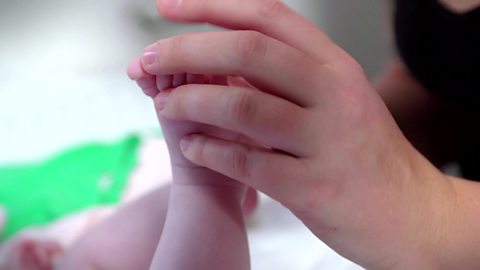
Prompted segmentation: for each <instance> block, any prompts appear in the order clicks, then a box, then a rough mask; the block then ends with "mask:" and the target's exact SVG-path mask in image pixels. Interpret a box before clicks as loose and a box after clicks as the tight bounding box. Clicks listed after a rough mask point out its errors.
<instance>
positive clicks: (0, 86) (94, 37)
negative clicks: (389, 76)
mask: <svg viewBox="0 0 480 270" xmlns="http://www.w3.org/2000/svg"><path fill="white" fill-rule="evenodd" d="M285 2H286V3H287V4H289V5H290V6H292V7H293V8H294V9H296V10H298V11H299V12H301V13H302V14H304V15H305V16H307V17H309V18H310V19H312V20H313V21H314V22H315V23H316V24H317V25H318V26H319V27H320V28H322V29H323V30H324V31H325V32H326V33H327V34H329V35H330V37H331V38H332V39H333V40H334V41H335V42H337V43H338V44H339V45H340V46H342V47H343V48H344V49H345V50H346V51H348V52H349V53H351V54H352V55H353V56H354V57H355V58H356V59H357V60H358V61H359V62H360V64H361V65H362V66H363V67H364V69H365V71H366V72H367V74H368V75H369V76H370V77H373V76H374V75H375V74H376V73H377V72H378V71H380V70H381V69H382V67H383V66H384V64H385V63H386V61H387V60H388V58H389V56H390V55H392V46H391V38H390V36H391V34H390V28H391V22H390V10H389V7H388V2H387V3H386V2H385V1H382V0H363V1H357V0H288V1H285ZM209 29H212V28H210V27H208V26H206V25H185V24H183V25H180V24H173V23H169V22H167V21H164V20H162V19H160V18H159V17H158V15H157V14H156V10H155V3H154V0H82V1H73V0H15V1H13V0H0V167H8V166H12V165H15V164H26V163H30V162H41V161H42V160H44V159H45V158H47V157H51V156H53V155H55V154H57V153H59V152H61V151H63V150H64V149H68V148H71V147H74V146H77V145H81V144H84V143H89V142H93V141H101V142H111V141H116V140H120V139H121V138H124V137H125V136H128V135H129V134H145V133H149V132H150V131H152V130H156V129H158V125H157V121H156V118H155V114H154V111H153V108H152V104H151V102H150V101H149V99H147V98H146V97H144V96H143V95H142V94H141V93H140V91H139V89H137V87H136V85H135V84H134V83H133V82H131V81H130V80H129V79H128V78H127V76H126V74H125V70H126V67H127V65H128V63H129V62H130V60H131V59H132V58H133V57H136V56H138V55H139V54H140V52H141V51H142V49H143V47H144V46H145V45H147V44H150V43H152V42H154V41H156V40H158V39H160V38H166V37H169V36H172V35H176V34H180V33H184V32H191V31H207V30H209ZM0 183H1V179H0ZM269 203H270V204H271V205H273V206H271V207H270V208H268V209H269V210H268V211H269V212H271V213H276V212H275V211H277V212H279V213H280V214H279V216H282V215H286V217H283V218H284V219H286V220H289V221H288V222H286V221H285V220H284V222H285V224H293V225H292V226H293V227H292V226H290V227H288V226H287V225H286V226H287V227H288V228H290V229H291V231H290V234H287V237H286V238H285V237H283V238H281V237H278V235H285V233H284V230H285V228H287V227H282V226H283V225H281V226H278V224H277V227H276V228H277V229H278V231H275V230H273V233H272V230H271V228H270V229H268V228H267V227H265V226H264V227H263V229H262V228H260V229H257V230H256V231H253V232H251V233H250V236H251V237H253V238H255V237H256V238H255V239H257V240H259V241H257V242H254V243H253V244H252V245H253V251H254V254H253V255H252V258H253V260H254V269H300V270H302V269H315V267H318V265H319V264H315V263H313V262H312V260H309V259H308V258H310V259H311V258H312V257H315V256H316V255H318V254H319V252H320V253H322V252H323V253H322V254H326V257H325V258H324V261H323V263H325V262H326V264H322V265H328V263H331V266H330V267H329V268H327V269H357V268H352V264H350V263H348V262H346V261H343V260H342V259H341V258H340V257H338V256H337V255H335V253H333V252H332V251H329V250H328V249H327V248H326V247H324V246H323V245H318V240H317V239H315V238H313V237H312V236H311V235H310V234H309V232H308V231H306V229H305V228H303V227H302V225H301V224H300V223H299V222H298V221H295V220H294V218H292V217H291V216H288V213H287V212H286V211H285V210H280V206H278V205H275V204H274V203H273V202H269ZM1 204H2V198H0V205H1ZM267 206H268V203H267ZM272 207H273V208H272ZM272 209H273V210H272ZM275 209H276V210H275ZM282 211H283V212H282ZM280 219H282V217H281V218H280ZM282 230H283V231H282ZM275 233H277V234H275ZM292 237H295V239H293V238H292ZM292 241H296V243H297V245H296V246H295V245H293V247H295V248H294V249H293V250H284V251H283V252H287V254H290V255H291V256H294V257H295V256H296V258H297V259H298V260H297V261H296V264H295V266H296V267H295V268H291V267H288V264H285V263H284V264H283V267H286V268H281V267H279V266H280V265H282V264H280V262H281V261H282V260H277V264H278V265H277V266H276V267H275V268H272V266H271V265H268V263H269V262H270V261H271V257H270V256H267V257H265V255H271V254H273V253H268V252H267V251H266V250H269V249H268V248H265V245H267V246H269V247H270V248H272V247H279V246H288V245H289V244H288V243H292ZM312 245H317V248H312ZM255 251H256V253H255ZM274 254H276V255H278V254H281V252H280V253H278V252H277V253H275V252H274ZM284 259H290V257H289V256H287V257H284ZM299 262H304V263H303V266H302V265H300V264H299ZM334 265H335V266H336V268H335V267H333V266H334ZM255 266H256V267H255Z"/></svg>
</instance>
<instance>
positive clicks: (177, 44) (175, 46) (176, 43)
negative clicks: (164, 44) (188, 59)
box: [165, 35, 188, 59]
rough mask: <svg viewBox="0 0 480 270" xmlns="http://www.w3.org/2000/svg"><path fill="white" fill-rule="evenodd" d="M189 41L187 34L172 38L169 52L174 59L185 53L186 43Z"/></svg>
mask: <svg viewBox="0 0 480 270" xmlns="http://www.w3.org/2000/svg"><path fill="white" fill-rule="evenodd" d="M187 42H188V37H187V36H186V35H180V36H176V37H173V38H171V39H170V42H169V46H168V53H167V54H165V55H168V56H170V57H171V58H172V59H179V58H180V57H182V55H184V53H185V44H186V43H187Z"/></svg>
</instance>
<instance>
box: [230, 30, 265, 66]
mask: <svg viewBox="0 0 480 270" xmlns="http://www.w3.org/2000/svg"><path fill="white" fill-rule="evenodd" d="M236 46H237V55H236V56H237V57H238V59H237V60H238V62H239V64H240V66H249V65H251V64H252V63H256V62H258V61H259V60H261V58H262V57H263V56H264V55H265V53H266V52H267V39H266V37H265V36H264V35H263V34H261V33H259V32H256V31H250V30H247V31H240V32H239V33H238V34H237V42H236Z"/></svg>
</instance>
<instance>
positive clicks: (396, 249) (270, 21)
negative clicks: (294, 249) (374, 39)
mask: <svg viewBox="0 0 480 270" xmlns="http://www.w3.org/2000/svg"><path fill="white" fill-rule="evenodd" d="M174 2H176V4H173V3H174ZM166 3H167V1H158V3H157V4H158V9H159V12H160V14H161V15H163V16H164V17H166V18H168V19H171V20H175V21H182V22H203V23H210V24H214V25H218V26H220V27H224V28H227V29H232V31H223V32H213V33H196V34H188V35H182V36H181V37H173V38H170V39H166V40H162V41H160V42H158V43H156V44H154V45H152V46H149V47H147V49H146V51H145V53H144V55H143V56H142V60H141V61H140V63H141V65H142V68H143V71H144V72H145V73H147V74H150V75H148V76H154V75H155V76H165V75H168V74H206V75H207V76H210V75H217V76H222V75H223V76H238V77H241V78H244V79H245V80H246V81H247V82H248V83H249V84H250V85H253V86H255V87H256V88H257V90H255V91H253V90H252V89H251V88H249V87H238V86H231V85H205V84H194V85H192V84H187V85H182V86H179V87H178V88H176V89H175V91H171V92H170V93H169V94H165V93H163V92H160V93H159V94H157V95H156V96H155V99H154V102H155V106H156V109H157V114H158V116H159V118H160V119H162V120H161V121H164V122H168V121H175V120H177V121H178V120H182V121H192V122H196V123H198V125H200V124H207V125H208V127H212V126H213V127H217V128H220V129H224V130H229V131H231V132H234V133H235V132H237V133H241V134H244V135H246V136H248V137H249V138H252V139H254V140H255V141H258V142H259V145H262V146H266V147H258V146H256V145H248V144H244V143H241V142H239V141H236V140H228V139H226V138H221V139H219V138H218V137H217V136H212V134H211V133H209V130H202V129H199V130H196V132H195V134H191V133H192V132H185V133H184V134H185V135H188V136H185V137H184V138H183V139H182V140H181V144H182V149H181V150H182V153H183V155H184V157H185V158H187V159H188V160H189V161H191V162H192V163H194V164H197V165H199V166H202V167H206V168H209V169H211V170H213V171H216V172H219V173H221V174H222V175H226V176H229V177H230V178H232V179H236V180H238V181H239V182H242V183H244V184H246V185H248V186H252V187H254V188H256V189H259V190H261V191H263V192H265V193H266V194H268V195H270V196H271V197H273V198H274V199H276V200H278V201H279V202H281V203H283V204H284V205H286V206H287V207H288V208H290V209H291V210H292V212H293V213H295V214H296V215H297V216H298V217H299V218H300V219H301V220H302V221H303V222H304V223H305V224H306V225H307V226H308V227H309V228H310V229H311V230H312V232H313V233H314V234H315V235H317V236H318V237H319V238H320V239H322V240H323V241H325V242H326V243H327V244H329V245H330V246H331V247H332V248H334V249H335V250H336V251H337V252H339V253H340V254H342V255H344V256H345V257H347V258H349V259H351V260H353V261H354V262H357V263H358V264H360V265H363V266H365V267H366V268H369V269H441V268H442V266H448V265H457V266H458V265H468V266H469V267H468V268H469V269H476V268H475V267H472V265H477V266H478V262H477V261H478V260H472V258H474V256H471V258H470V260H467V261H468V263H465V260H463V259H465V257H462V254H460V253H458V252H456V249H455V246H456V245H455V244H454V243H457V244H460V243H465V244H467V246H469V247H472V249H473V250H478V251H479V252H480V248H479V247H478V245H474V244H473V243H474V242H475V243H478V242H480V241H473V240H471V239H478V238H479V237H478V232H477V231H475V230H472V229H470V228H469V229H468V230H467V229H465V227H464V226H462V224H478V225H480V219H478V218H474V217H476V216H478V211H477V212H475V211H474V209H475V208H472V207H468V206H470V205H474V204H472V203H471V204H467V203H466V202H468V200H472V197H474V196H472V194H471V190H472V187H470V188H467V186H469V185H465V184H464V183H460V182H459V181H457V180H455V179H452V178H449V177H446V176H445V175H443V174H442V173H441V172H440V171H438V170H437V169H436V168H435V167H434V166H433V165H432V164H431V163H430V162H428V161H427V160H426V159H425V158H424V157H423V156H422V155H421V154H420V153H419V152H418V151H417V150H416V149H414V148H413V147H412V145H411V144H410V143H409V142H408V141H407V139H406V138H405V137H404V135H403V134H402V132H401V131H400V129H399V128H398V126H397V125H396V123H395V121H394V120H393V118H392V116H391V114H390V112H389V111H388V109H387V108H386V106H385V104H384V103H383V101H382V99H381V98H380V96H379V95H378V93H377V92H376V91H375V90H374V88H373V86H372V85H371V84H370V82H369V81H368V80H367V78H366V77H365V75H364V73H363V71H362V69H361V68H360V66H359V65H358V63H356V62H355V60H354V59H352V58H351V57H350V56H349V55H348V54H347V53H345V52H344V51H343V50H342V49H341V48H339V47H338V46H337V45H336V44H334V43H333V42H332V41H331V40H330V39H329V38H328V37H327V36H326V35H325V34H324V33H323V32H322V31H320V30H319V29H318V28H317V27H316V26H315V25H314V24H313V23H311V22H309V21H308V20H307V19H305V18H304V17H302V16H300V15H299V14H297V13H295V12H294V11H292V10H291V9H289V8H288V7H287V6H286V5H284V4H283V3H282V2H280V1H276V0H262V1H259V0H244V1H241V2H240V1H238V0H210V1H198V0H182V1H168V3H169V4H166ZM239 29H240V31H239ZM166 119H168V120H166ZM167 126H168V125H167ZM169 128H170V127H167V130H168V129H169ZM176 135H177V136H175V140H170V141H169V143H170V145H171V146H176V145H178V144H177V143H180V141H177V139H178V138H179V136H181V135H182V134H181V132H178V133H176ZM177 150H178V149H177ZM176 154H179V153H174V156H175V155H176ZM178 158H179V159H181V157H178ZM470 186H472V185H470ZM473 186H474V187H473V190H476V191H477V194H478V192H480V187H478V185H473ZM457 196H460V199H459V198H458V197H457ZM477 197H478V196H477ZM467 198H468V200H467ZM464 200H465V201H464ZM458 207H462V208H461V209H462V211H460V212H459V211H457V210H458ZM458 213H462V214H460V216H461V217H462V218H463V220H464V222H463V223H458V224H457V223H456V220H457V218H452V217H457V214H458ZM452 235H453V236H452ZM469 238H470V240H469ZM439 247H441V248H439ZM445 248H446V249H447V250H449V252H454V253H455V252H456V253H457V254H458V255H459V256H456V257H454V259H452V257H451V256H449V252H446V251H445ZM163 251H165V250H163ZM398 254H402V256H401V258H399V256H398ZM479 267H480V266H479ZM477 268H478V267H477ZM446 269H448V267H447V268H446Z"/></svg>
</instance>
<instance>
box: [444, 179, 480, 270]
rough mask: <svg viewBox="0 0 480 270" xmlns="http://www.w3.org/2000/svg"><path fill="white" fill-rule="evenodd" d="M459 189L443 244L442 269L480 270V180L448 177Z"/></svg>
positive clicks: (455, 188)
mask: <svg viewBox="0 0 480 270" xmlns="http://www.w3.org/2000/svg"><path fill="white" fill-rule="evenodd" d="M448 178H449V179H450V181H451V183H452V185H453V187H454V191H455V198H456V201H455V211H454V213H453V215H452V216H451V217H450V218H449V220H448V221H449V226H448V231H446V232H445V237H444V240H443V244H442V246H440V247H439V251H440V252H439V253H438V261H439V262H441V263H440V269H480V260H479V259H478V258H479V254H480V233H479V232H480V183H478V182H473V181H467V180H465V179H460V178H456V177H448Z"/></svg>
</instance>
